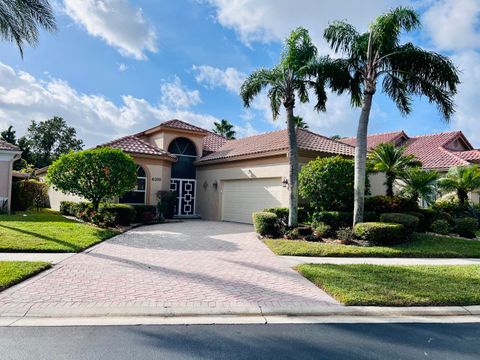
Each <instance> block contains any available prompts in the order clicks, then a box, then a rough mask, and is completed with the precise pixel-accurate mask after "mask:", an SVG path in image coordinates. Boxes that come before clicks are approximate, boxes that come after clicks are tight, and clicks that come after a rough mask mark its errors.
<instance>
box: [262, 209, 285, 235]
mask: <svg viewBox="0 0 480 360" xmlns="http://www.w3.org/2000/svg"><path fill="white" fill-rule="evenodd" d="M263 212H270V213H272V214H275V215H277V218H278V226H279V229H280V230H281V231H282V230H285V227H287V226H288V215H289V214H290V211H289V210H288V208H283V207H278V208H266V209H263Z"/></svg>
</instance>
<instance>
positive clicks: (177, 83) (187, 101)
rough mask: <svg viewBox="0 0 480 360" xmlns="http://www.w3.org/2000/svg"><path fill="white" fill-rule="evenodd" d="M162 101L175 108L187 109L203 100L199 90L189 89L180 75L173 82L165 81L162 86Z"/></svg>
mask: <svg viewBox="0 0 480 360" xmlns="http://www.w3.org/2000/svg"><path fill="white" fill-rule="evenodd" d="M160 92H161V94H162V95H161V100H162V103H163V104H165V105H167V106H171V107H174V108H175V109H185V108H189V107H191V106H193V105H197V104H199V103H201V102H202V100H201V99H200V92H199V91H198V90H189V89H188V88H187V87H185V86H184V85H183V84H182V81H181V80H180V78H179V77H178V76H175V79H174V81H173V82H164V83H163V84H162V85H161V87H160Z"/></svg>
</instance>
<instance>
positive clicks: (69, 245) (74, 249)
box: [0, 224, 102, 252]
mask: <svg viewBox="0 0 480 360" xmlns="http://www.w3.org/2000/svg"><path fill="white" fill-rule="evenodd" d="M0 227H2V228H5V229H9V230H12V231H16V232H20V233H22V234H26V235H30V236H32V237H35V238H39V239H42V240H47V241H51V242H54V243H56V244H58V245H61V246H64V247H66V249H35V248H25V249H18V248H15V247H12V248H0V252H69V251H68V250H72V252H78V251H80V250H82V249H83V248H84V247H82V246H77V245H75V244H72V243H70V242H68V241H64V240H60V239H56V238H53V237H50V236H46V235H43V234H39V233H36V232H33V231H28V230H24V229H18V228H15V227H11V226H6V225H3V224H0ZM98 235H100V234H98ZM99 241H102V239H101V236H99ZM32 245H34V244H32Z"/></svg>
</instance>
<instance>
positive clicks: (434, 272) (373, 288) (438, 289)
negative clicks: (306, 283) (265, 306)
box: [297, 264, 480, 306]
mask: <svg viewBox="0 0 480 360" xmlns="http://www.w3.org/2000/svg"><path fill="white" fill-rule="evenodd" d="M297 270H298V271H299V272H300V273H301V274H302V275H303V276H305V277H306V278H307V279H308V280H310V281H312V282H313V283H314V284H315V285H317V286H318V287H320V288H322V289H324V290H325V291H326V292H327V293H329V294H330V295H332V296H333V297H335V298H336V299H337V300H339V301H340V302H342V303H344V304H345V305H379V306H427V305H479V304H480V265H461V266H460V265H459V266H380V265H331V264H322V265H320V264H304V265H299V266H298V267H297Z"/></svg>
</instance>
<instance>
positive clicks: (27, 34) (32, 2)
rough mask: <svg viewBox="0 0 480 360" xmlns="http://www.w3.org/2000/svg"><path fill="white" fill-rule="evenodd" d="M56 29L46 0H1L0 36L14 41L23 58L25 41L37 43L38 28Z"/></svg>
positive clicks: (32, 43) (31, 43) (30, 43)
mask: <svg viewBox="0 0 480 360" xmlns="http://www.w3.org/2000/svg"><path fill="white" fill-rule="evenodd" d="M40 28H43V29H45V30H47V31H55V30H56V29H57V26H56V23H55V17H54V15H53V11H52V7H51V5H50V3H49V1H48V0H1V1H0V37H1V38H2V39H3V40H6V41H9V42H14V43H16V45H17V47H18V49H19V50H20V56H21V57H22V58H23V49H24V46H25V43H27V44H29V45H31V46H35V45H36V44H37V43H38V37H39V29H40Z"/></svg>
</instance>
